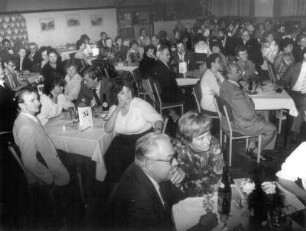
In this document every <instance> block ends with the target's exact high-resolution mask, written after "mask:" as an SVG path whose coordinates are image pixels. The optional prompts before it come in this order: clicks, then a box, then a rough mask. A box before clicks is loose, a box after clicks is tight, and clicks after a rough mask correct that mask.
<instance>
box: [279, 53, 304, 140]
mask: <svg viewBox="0 0 306 231" xmlns="http://www.w3.org/2000/svg"><path fill="white" fill-rule="evenodd" d="M303 55H304V59H303V61H302V62H299V63H296V64H294V65H292V66H291V67H289V70H288V71H287V72H286V74H285V75H284V77H283V78H282V79H281V80H280V84H281V85H284V86H288V87H289V89H290V90H289V91H288V93H289V95H290V96H291V97H292V99H293V101H294V103H295V105H296V107H297V109H298V111H299V115H298V116H297V117H295V118H294V122H293V125H292V127H291V132H292V136H291V139H292V140H293V141H297V140H298V134H299V133H300V130H301V127H302V123H303V121H305V117H306V116H305V111H306V48H304V49H303Z"/></svg>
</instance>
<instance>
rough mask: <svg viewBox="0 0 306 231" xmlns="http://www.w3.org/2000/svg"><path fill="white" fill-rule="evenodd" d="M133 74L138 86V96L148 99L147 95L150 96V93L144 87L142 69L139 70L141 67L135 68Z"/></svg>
mask: <svg viewBox="0 0 306 231" xmlns="http://www.w3.org/2000/svg"><path fill="white" fill-rule="evenodd" d="M132 76H133V78H134V81H135V84H136V87H137V92H138V96H139V97H140V98H143V99H144V100H147V96H149V93H147V92H146V91H145V90H144V89H143V87H142V84H141V83H142V82H141V81H142V79H141V77H140V71H139V68H137V69H135V70H134V71H133V73H132Z"/></svg>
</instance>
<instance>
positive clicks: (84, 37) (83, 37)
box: [80, 34, 92, 56]
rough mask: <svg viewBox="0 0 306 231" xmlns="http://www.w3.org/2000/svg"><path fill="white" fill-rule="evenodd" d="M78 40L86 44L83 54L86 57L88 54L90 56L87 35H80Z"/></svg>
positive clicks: (90, 50) (90, 51)
mask: <svg viewBox="0 0 306 231" xmlns="http://www.w3.org/2000/svg"><path fill="white" fill-rule="evenodd" d="M80 40H81V41H82V42H84V43H85V44H86V48H85V49H84V54H85V55H86V56H90V54H92V49H91V47H90V44H89V42H90V38H89V36H88V35H87V34H82V35H81V37H80Z"/></svg>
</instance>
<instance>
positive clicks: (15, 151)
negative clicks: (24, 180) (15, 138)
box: [8, 142, 28, 176]
mask: <svg viewBox="0 0 306 231" xmlns="http://www.w3.org/2000/svg"><path fill="white" fill-rule="evenodd" d="M8 150H9V152H10V153H11V154H12V156H13V157H14V159H15V160H16V162H17V163H18V165H19V167H20V168H21V169H22V171H23V173H24V174H25V176H27V174H28V173H27V170H26V169H25V167H24V165H23V163H22V160H21V157H20V156H21V155H20V151H19V148H18V147H17V145H16V144H12V143H10V142H9V143H8Z"/></svg>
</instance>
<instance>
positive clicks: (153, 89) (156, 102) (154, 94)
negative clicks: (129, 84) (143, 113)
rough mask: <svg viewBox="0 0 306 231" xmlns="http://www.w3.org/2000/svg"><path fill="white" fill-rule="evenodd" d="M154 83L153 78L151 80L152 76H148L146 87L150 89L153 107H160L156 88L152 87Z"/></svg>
mask: <svg viewBox="0 0 306 231" xmlns="http://www.w3.org/2000/svg"><path fill="white" fill-rule="evenodd" d="M154 83H155V80H153V79H152V78H149V79H148V87H149V88H151V89H152V92H153V94H152V101H153V104H154V108H155V109H156V106H158V107H160V102H159V100H158V96H157V95H158V93H157V92H156V89H155V88H154Z"/></svg>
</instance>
